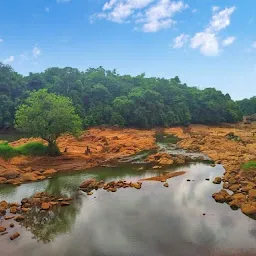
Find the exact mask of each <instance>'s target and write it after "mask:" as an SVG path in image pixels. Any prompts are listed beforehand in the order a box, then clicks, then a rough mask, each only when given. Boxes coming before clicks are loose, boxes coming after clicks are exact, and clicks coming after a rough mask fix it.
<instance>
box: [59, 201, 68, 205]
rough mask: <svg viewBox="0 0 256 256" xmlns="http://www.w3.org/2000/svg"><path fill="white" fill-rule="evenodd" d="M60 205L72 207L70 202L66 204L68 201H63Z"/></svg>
mask: <svg viewBox="0 0 256 256" xmlns="http://www.w3.org/2000/svg"><path fill="white" fill-rule="evenodd" d="M60 205H61V206H68V205H70V203H69V202H66V201H63V202H61V203H60Z"/></svg>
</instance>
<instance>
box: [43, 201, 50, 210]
mask: <svg viewBox="0 0 256 256" xmlns="http://www.w3.org/2000/svg"><path fill="white" fill-rule="evenodd" d="M50 207H51V204H50V203H49V202H43V203H42V204H41V209H42V210H49V209H50Z"/></svg>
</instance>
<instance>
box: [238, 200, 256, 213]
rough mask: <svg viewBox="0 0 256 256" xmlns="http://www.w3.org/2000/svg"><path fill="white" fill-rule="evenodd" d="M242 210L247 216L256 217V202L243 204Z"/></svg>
mask: <svg viewBox="0 0 256 256" xmlns="http://www.w3.org/2000/svg"><path fill="white" fill-rule="evenodd" d="M241 210H242V212H243V213H244V214H246V215H255V214H256V202H251V203H249V202H247V203H242V205H241Z"/></svg>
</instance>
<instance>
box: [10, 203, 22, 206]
mask: <svg viewBox="0 0 256 256" xmlns="http://www.w3.org/2000/svg"><path fill="white" fill-rule="evenodd" d="M12 206H16V207H19V206H20V205H19V204H18V203H10V207H12Z"/></svg>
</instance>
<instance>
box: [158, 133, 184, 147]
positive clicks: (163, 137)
mask: <svg viewBox="0 0 256 256" xmlns="http://www.w3.org/2000/svg"><path fill="white" fill-rule="evenodd" d="M155 138H156V142H160V143H165V144H176V143H177V142H179V141H180V138H178V137H176V136H175V135H174V134H166V133H156V135H155Z"/></svg>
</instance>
